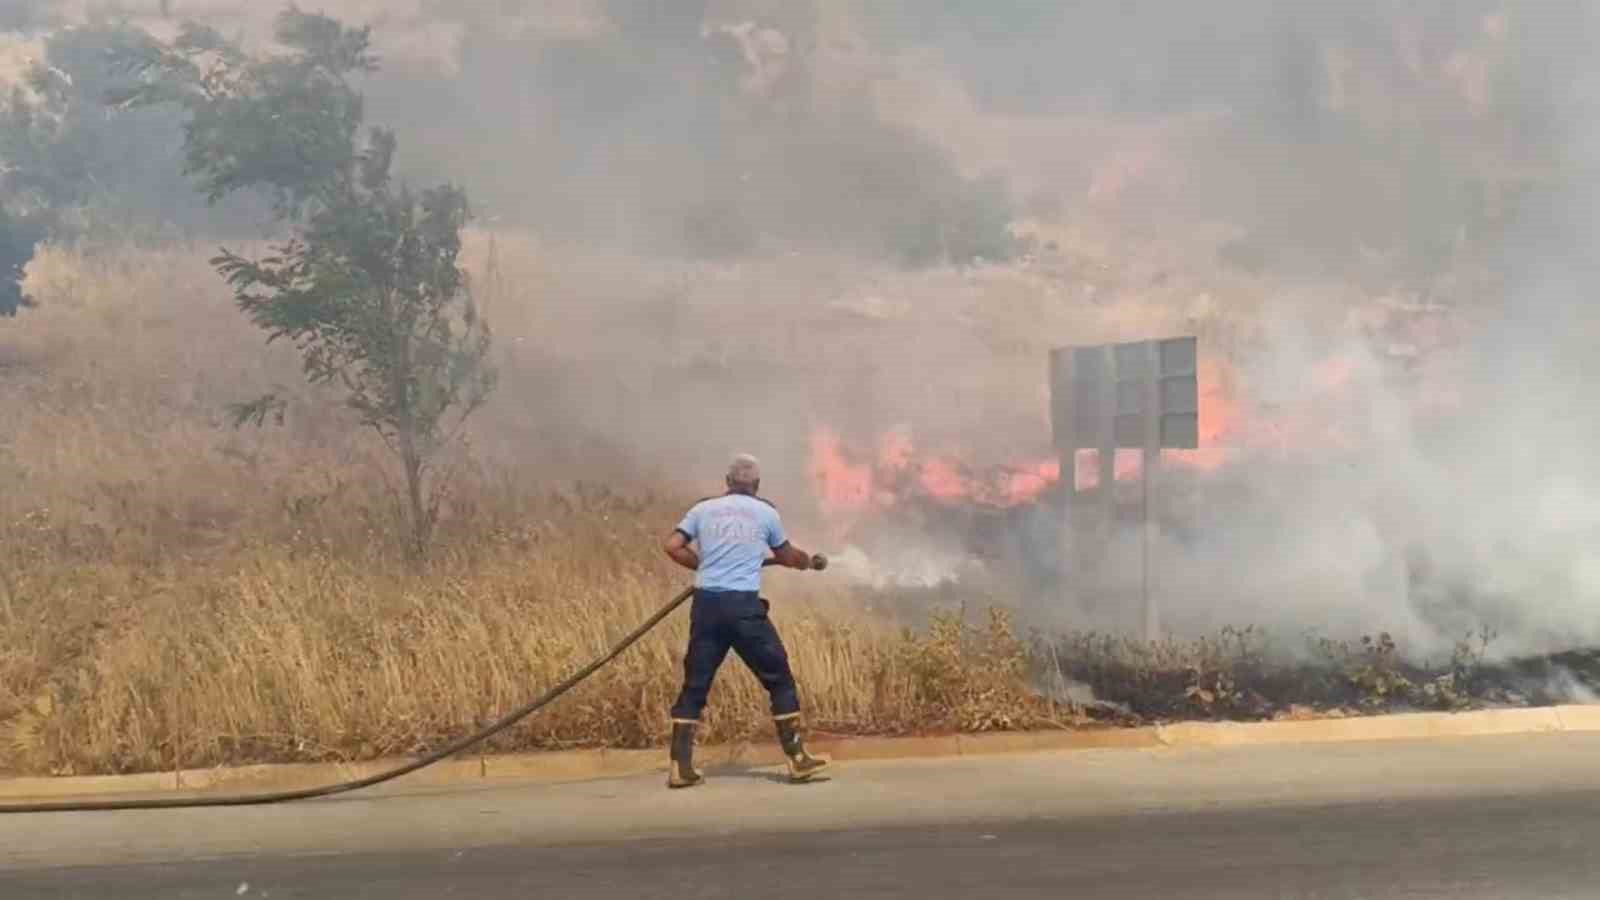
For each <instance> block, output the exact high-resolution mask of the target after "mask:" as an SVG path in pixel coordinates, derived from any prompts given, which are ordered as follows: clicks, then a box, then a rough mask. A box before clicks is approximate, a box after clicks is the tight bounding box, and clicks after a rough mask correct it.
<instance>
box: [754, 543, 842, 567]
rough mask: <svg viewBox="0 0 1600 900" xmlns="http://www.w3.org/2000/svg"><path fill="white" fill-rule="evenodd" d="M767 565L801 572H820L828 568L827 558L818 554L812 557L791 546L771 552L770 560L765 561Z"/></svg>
mask: <svg viewBox="0 0 1600 900" xmlns="http://www.w3.org/2000/svg"><path fill="white" fill-rule="evenodd" d="M767 564H770V565H774V566H783V567H784V568H786V569H799V570H800V571H802V572H803V571H805V570H807V569H816V570H818V571H821V570H823V569H825V568H827V567H828V558H827V557H826V556H823V555H822V554H820V553H818V554H816V555H812V554H810V553H807V552H805V551H804V550H801V549H800V548H799V547H796V546H795V545H793V544H784V545H783V546H782V547H779V548H777V549H775V550H773V551H772V558H771V559H769V560H767Z"/></svg>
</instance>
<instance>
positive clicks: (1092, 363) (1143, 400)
mask: <svg viewBox="0 0 1600 900" xmlns="http://www.w3.org/2000/svg"><path fill="white" fill-rule="evenodd" d="M1197 362H1198V341H1197V340H1196V339H1195V338H1193V337H1179V338H1169V339H1165V340H1155V341H1137V342H1134V343H1126V344H1101V345H1095V346H1087V347H1063V348H1059V349H1056V350H1053V351H1051V353H1050V419H1051V430H1052V432H1053V434H1054V438H1055V445H1056V449H1057V451H1058V452H1059V453H1060V454H1061V471H1062V473H1063V475H1062V480H1063V483H1064V484H1070V489H1069V490H1067V491H1066V504H1065V508H1064V512H1063V516H1064V522H1063V525H1064V527H1063V529H1062V550H1063V556H1064V557H1065V558H1066V559H1068V560H1070V561H1071V564H1072V569H1071V576H1072V577H1081V574H1082V568H1083V566H1082V563H1083V562H1084V561H1085V560H1086V559H1087V554H1085V553H1083V552H1082V549H1083V548H1082V547H1081V546H1080V545H1081V542H1082V537H1083V535H1082V533H1081V532H1080V531H1079V530H1078V529H1079V527H1080V523H1079V522H1077V521H1076V519H1077V515H1076V514H1079V513H1082V512H1085V511H1087V510H1088V509H1090V508H1092V507H1094V506H1098V507H1100V509H1101V515H1102V516H1103V517H1104V518H1103V520H1102V522H1101V527H1100V528H1096V529H1094V531H1096V532H1099V533H1101V534H1111V533H1114V530H1115V522H1116V514H1117V503H1116V451H1117V450H1118V449H1137V450H1139V451H1140V467H1139V529H1140V552H1139V559H1140V563H1139V564H1140V578H1139V584H1140V597H1141V612H1142V619H1143V631H1144V635H1145V637H1146V639H1148V640H1152V641H1153V640H1156V639H1158V638H1159V636H1160V633H1161V623H1160V615H1159V610H1158V608H1157V604H1156V602H1155V595H1154V592H1153V591H1152V589H1151V566H1150V562H1151V559H1150V554H1151V545H1152V544H1153V543H1154V541H1155V538H1156V537H1157V531H1158V529H1157V525H1156V521H1155V519H1154V518H1153V517H1152V516H1151V514H1150V497H1151V492H1152V490H1153V489H1154V488H1153V485H1154V482H1155V480H1156V477H1157V473H1158V472H1159V470H1160V468H1161V451H1162V450H1163V449H1178V450H1192V449H1194V448H1196V447H1198V446H1199V444H1200V420H1199V411H1200V403H1199V399H1200V397H1199V394H1200V391H1199V384H1198V380H1197ZM1087 449H1092V450H1095V451H1096V455H1097V456H1098V466H1097V468H1098V469H1099V479H1098V483H1097V485H1096V487H1095V490H1096V491H1097V492H1098V494H1099V497H1098V498H1090V499H1091V500H1094V499H1098V500H1099V501H1100V502H1099V503H1092V502H1091V503H1080V502H1078V498H1077V494H1078V493H1079V492H1078V489H1077V484H1076V472H1077V453H1078V451H1079V450H1087ZM1067 473H1072V474H1071V475H1068V474H1067ZM1068 478H1071V479H1072V481H1071V482H1068V480H1067V479H1068Z"/></svg>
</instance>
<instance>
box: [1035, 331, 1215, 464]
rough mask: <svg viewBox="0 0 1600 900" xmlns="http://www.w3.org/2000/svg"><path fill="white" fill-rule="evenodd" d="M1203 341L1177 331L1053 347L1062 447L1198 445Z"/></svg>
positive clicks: (1053, 413)
mask: <svg viewBox="0 0 1600 900" xmlns="http://www.w3.org/2000/svg"><path fill="white" fill-rule="evenodd" d="M1198 349H1199V348H1198V341H1197V340H1196V339H1195V338H1193V337H1180V338H1169V339H1166V340H1157V341H1136V342H1133V343H1127V344H1101V345H1098V346H1090V347H1062V348H1059V349H1056V350H1053V351H1051V353H1050V418H1051V423H1050V425H1051V430H1052V432H1053V433H1054V436H1055V443H1056V447H1057V449H1060V450H1083V449H1099V448H1102V447H1114V448H1137V447H1159V448H1163V449H1172V450H1192V449H1194V448H1196V447H1198V446H1199V445H1200V395H1199V384H1198V382H1197V380H1196V365H1197V362H1198Z"/></svg>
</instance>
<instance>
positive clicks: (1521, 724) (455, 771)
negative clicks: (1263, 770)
mask: <svg viewBox="0 0 1600 900" xmlns="http://www.w3.org/2000/svg"><path fill="white" fill-rule="evenodd" d="M1555 732H1568V733H1578V732H1600V706H1557V707H1545V708H1540V709H1497V710H1479V711H1475V712H1466V713H1412V714H1405V715H1391V716H1369V717H1358V718H1348V719H1308V720H1300V721H1285V722H1246V723H1240V722H1180V723H1174V724H1171V725H1156V726H1148V727H1140V728H1096V729H1087V730H1081V731H1036V732H1011V733H999V734H978V735H955V736H938V737H912V738H873V737H863V738H851V737H831V736H818V737H817V738H815V739H814V740H812V741H811V742H810V743H811V744H812V745H813V746H814V747H815V749H816V750H817V751H818V752H822V753H827V754H829V755H831V756H832V757H833V758H834V759H835V760H838V761H840V762H848V761H853V760H871V759H911V758H923V759H930V758H947V757H956V756H994V755H1002V754H1024V753H1058V752H1068V751H1079V750H1154V749H1161V748H1185V747H1246V746H1264V745H1269V744H1293V743H1302V744H1320V743H1340V742H1353V741H1398V740H1426V739H1430V738H1434V739H1437V738H1459V737H1472V736H1491V735H1511V734H1540V733H1555ZM697 761H698V762H700V763H701V765H702V766H703V767H705V768H707V769H709V770H713V771H714V770H717V769H726V768H749V767H759V766H772V765H778V764H781V763H782V762H783V758H782V756H781V755H780V754H779V753H778V749H777V747H776V746H775V745H773V744H771V743H760V744H752V743H735V744H723V745H717V746H711V747H702V748H700V749H699V750H698V753H697ZM402 762H404V760H400V759H386V760H374V761H370V762H362V763H295V764H285V765H257V766H240V767H235V768H218V769H191V770H185V771H182V772H176V773H174V772H162V773H148V774H141V775H90V776H73V777H59V778H54V777H28V778H9V779H0V798H3V799H5V800H8V801H12V802H18V801H24V800H47V799H72V798H88V797H96V798H106V797H112V796H116V797H122V796H141V795H153V794H166V795H170V794H173V793H195V794H210V793H219V792H226V793H235V792H248V793H254V792H260V791H275V790H290V789H295V788H303V787H310V786H313V785H319V784H328V783H334V782H340V781H348V780H351V779H354V778H361V777H364V776H367V775H372V774H376V773H378V772H381V771H384V770H387V769H390V768H393V767H395V766H397V765H399V764H401V763H402ZM665 771H666V765H665V759H664V757H663V751H661V750H562V751H553V752H546V753H519V754H511V755H505V756H485V757H469V758H458V759H452V760H445V761H443V762H440V763H437V764H435V765H432V766H429V767H428V768H425V769H422V770H420V771H417V772H413V773H411V774H410V775H407V776H405V777H404V778H402V779H400V780H399V781H398V782H396V783H397V784H404V785H405V786H407V787H413V788H414V787H449V786H462V785H467V784H475V783H484V782H489V781H519V782H534V783H551V782H562V781H584V780H590V779H595V778H614V777H620V776H628V775H644V774H649V773H652V772H665Z"/></svg>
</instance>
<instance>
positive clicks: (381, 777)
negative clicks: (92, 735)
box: [0, 588, 694, 815]
mask: <svg viewBox="0 0 1600 900" xmlns="http://www.w3.org/2000/svg"><path fill="white" fill-rule="evenodd" d="M693 594H694V588H685V589H684V590H683V591H682V592H680V593H679V594H678V595H677V596H676V597H673V598H672V600H671V601H669V602H668V603H667V605H666V606H663V607H661V609H659V610H657V611H656V613H655V615H652V616H651V617H650V618H648V619H646V620H645V621H644V624H642V625H640V626H639V627H638V628H635V629H634V630H633V631H631V632H629V634H628V635H627V636H626V637H624V638H623V639H622V640H620V641H618V642H617V644H616V646H614V647H612V648H611V649H610V650H608V651H606V653H605V655H604V656H601V657H600V658H598V659H596V660H595V661H594V662H591V663H589V664H588V665H587V666H584V667H583V668H581V669H579V670H578V671H576V672H574V673H572V674H571V675H569V676H567V678H566V680H564V681H562V682H561V683H560V684H558V685H556V686H555V687H553V688H551V689H550V690H548V691H545V692H544V694H542V695H541V696H539V697H538V698H536V699H534V700H531V701H529V702H528V703H526V704H524V705H523V706H520V707H518V708H516V709H514V710H512V711H511V712H509V713H506V714H505V715H504V716H502V717H501V718H500V719H499V721H497V722H495V723H494V724H493V725H490V726H488V727H487V728H484V729H483V730H482V731H478V732H475V733H473V734H469V735H467V736H466V737H463V738H459V739H457V740H455V741H453V742H452V743H450V744H447V745H445V746H443V747H440V748H439V749H437V750H435V751H433V752H432V753H429V754H427V755H426V756H423V757H422V758H420V759H416V760H413V761H411V762H409V763H406V764H405V765H403V766H398V767H396V768H393V769H390V770H388V771H387V772H379V773H378V774H376V775H369V776H367V777H366V778H358V779H356V780H355V781H345V782H340V783H339V784H327V785H322V786H320V787H310V788H300V789H298V790H293V791H277V792H274V793H267V794H235V795H224V796H216V797H152V798H148V799H143V800H81V801H64V800H53V801H47V802H43V803H19V804H15V805H9V806H0V815H3V814H7V813H42V812H102V811H105V810H116V809H194V808H198V807H203V806H261V805H263V804H267V803H287V802H289V801H291V800H309V799H311V798H312V797H327V796H329V795H332V794H343V793H346V792H348V791H356V790H360V789H362V788H368V787H372V786H373V785H375V784H382V783H384V782H385V781H393V780H394V779H396V778H399V777H400V776H401V775H408V774H410V773H412V772H415V771H417V770H418V769H421V768H425V767H427V766H431V765H433V764H434V763H436V762H438V761H439V760H441V759H445V758H446V757H449V756H453V755H455V754H457V753H460V752H461V751H463V750H465V749H467V748H468V747H471V746H473V745H474V744H477V743H479V742H481V741H484V740H487V739H488V738H491V737H493V736H495V735H496V734H499V733H500V732H502V731H504V730H506V729H507V728H510V727H511V726H512V725H515V724H516V723H517V722H519V721H521V720H522V719H524V718H527V717H528V716H529V715H531V714H533V713H535V712H538V711H539V710H540V709H541V708H543V707H545V706H547V705H549V703H550V702H551V701H553V700H555V699H556V698H557V697H560V696H561V695H562V694H565V693H566V692H567V691H570V690H572V689H573V688H575V687H577V686H578V685H579V684H580V683H582V682H583V680H584V679H585V678H588V677H589V676H590V675H593V674H594V673H595V672H597V671H599V670H600V668H601V667H602V666H604V665H605V664H606V663H609V662H611V661H612V660H613V659H616V658H617V657H618V656H621V655H622V652H623V651H624V650H627V649H628V648H629V647H631V646H633V645H634V643H635V642H637V641H638V640H639V639H640V638H642V637H644V636H645V635H646V634H647V633H649V631H650V629H652V628H654V627H656V626H657V625H659V624H661V620H662V619H665V618H666V617H667V616H669V615H671V614H672V611H673V610H675V609H677V608H678V607H680V606H682V605H683V603H684V601H685V600H688V599H689V597H690V596H691V595H693Z"/></svg>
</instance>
